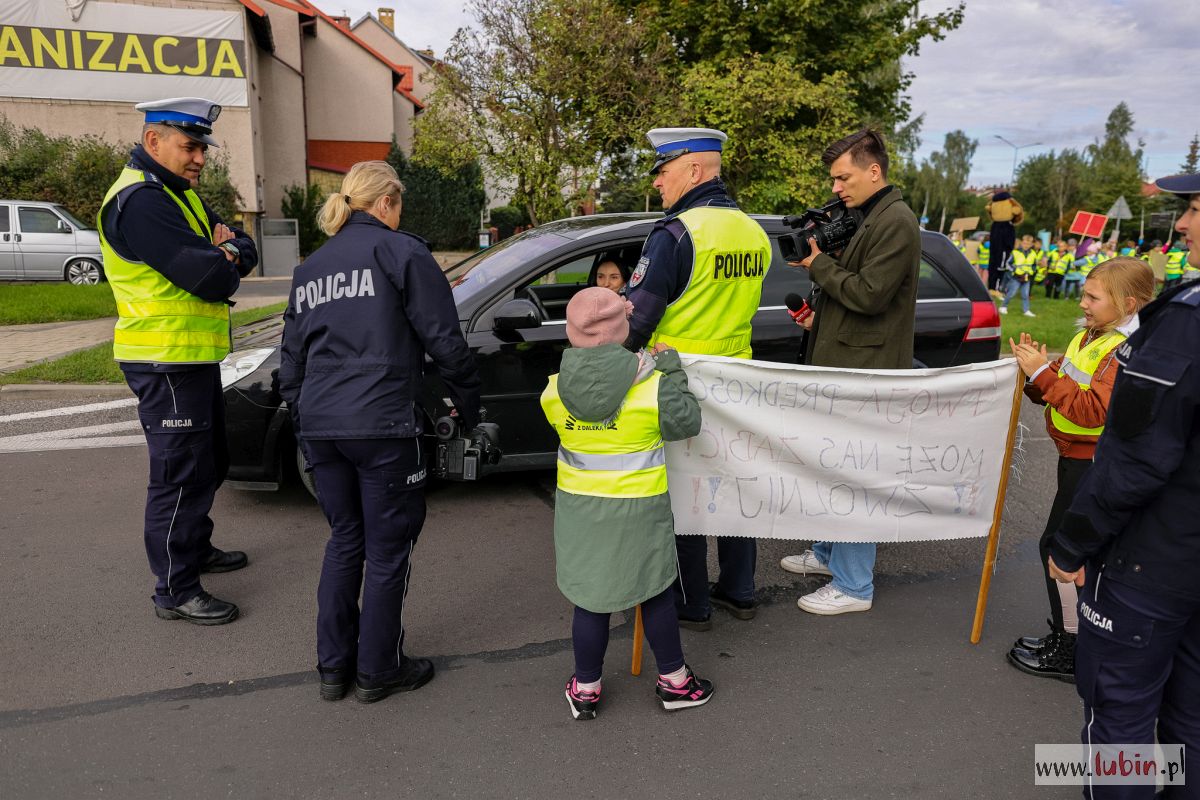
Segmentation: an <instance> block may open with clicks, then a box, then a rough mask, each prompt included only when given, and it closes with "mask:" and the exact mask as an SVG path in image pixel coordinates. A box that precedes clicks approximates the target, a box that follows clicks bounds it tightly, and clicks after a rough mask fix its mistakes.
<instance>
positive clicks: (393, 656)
mask: <svg viewBox="0 0 1200 800" xmlns="http://www.w3.org/2000/svg"><path fill="white" fill-rule="evenodd" d="M304 449H305V455H306V456H307V458H308V462H309V464H310V465H311V466H312V469H313V474H314V476H315V477H316V483H317V494H318V496H319V502H320V504H321V510H322V511H324V512H325V518H326V519H327V520H329V528H330V532H329V543H328V544H327V545H326V547H325V562H324V564H323V565H322V567H321V582H320V584H319V585H318V587H317V663H318V665H319V666H320V667H322V668H326V669H329V668H341V669H348V670H354V669H356V670H357V671H358V673H359V674H360V675H363V676H364V677H367V678H371V679H377V680H388V679H389V678H392V677H395V675H397V674H398V673H399V672H400V671H401V670H402V668H403V665H404V663H405V656H404V598H405V595H407V594H408V581H409V577H410V575H411V573H412V552H413V547H414V546H415V545H416V543H417V537H418V536H419V535H420V533H421V526H422V525H424V524H425V492H424V488H425V460H424V458H423V452H422V450H423V448H422V447H421V442H420V438H419V437H417V438H409V439H308V440H305V442H304ZM364 561H365V564H366V570H365V576H364V569H363V565H364ZM360 589H361V590H362V609H361V610H360V609H359V605H358V599H359V590H360Z"/></svg>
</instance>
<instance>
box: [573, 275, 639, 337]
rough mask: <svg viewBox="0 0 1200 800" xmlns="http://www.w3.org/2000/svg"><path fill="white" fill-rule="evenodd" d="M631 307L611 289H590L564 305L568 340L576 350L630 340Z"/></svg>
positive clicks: (598, 287)
mask: <svg viewBox="0 0 1200 800" xmlns="http://www.w3.org/2000/svg"><path fill="white" fill-rule="evenodd" d="M632 311H633V304H632V303H630V302H629V301H628V300H626V299H624V298H622V297H621V296H620V295H618V294H617V293H616V292H614V291H613V290H612V289H605V288H603V287H601V286H592V287H590V288H588V289H584V290H583V291H581V292H579V293H578V294H576V295H575V296H574V297H572V298H571V302H570V303H567V338H568V339H570V340H571V344H572V345H573V346H575V347H599V346H600V345H602V344H621V343H622V342H624V341H625V340H626V339H627V338H628V337H629V314H630V313H631V312H632Z"/></svg>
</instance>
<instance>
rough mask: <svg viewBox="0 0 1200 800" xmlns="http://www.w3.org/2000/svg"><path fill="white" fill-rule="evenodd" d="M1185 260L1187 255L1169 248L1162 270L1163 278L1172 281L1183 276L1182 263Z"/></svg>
mask: <svg viewBox="0 0 1200 800" xmlns="http://www.w3.org/2000/svg"><path fill="white" fill-rule="evenodd" d="M1186 260H1187V253H1185V252H1184V251H1182V250H1176V249H1175V248H1171V250H1169V251H1168V252H1167V264H1166V266H1165V267H1164V268H1163V273H1164V276H1165V277H1166V279H1167V280H1169V281H1170V280H1174V279H1176V278H1179V277H1182V276H1183V268H1184V266H1183V265H1184V261H1186Z"/></svg>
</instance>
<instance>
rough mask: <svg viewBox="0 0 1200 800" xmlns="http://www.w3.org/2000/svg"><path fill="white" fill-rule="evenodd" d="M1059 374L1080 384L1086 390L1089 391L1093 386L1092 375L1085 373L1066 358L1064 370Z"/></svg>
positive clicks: (1063, 365) (1063, 364)
mask: <svg viewBox="0 0 1200 800" xmlns="http://www.w3.org/2000/svg"><path fill="white" fill-rule="evenodd" d="M1058 374H1059V375H1067V376H1069V377H1070V378H1071V380H1073V381H1075V382H1076V383H1078V384H1079V385H1080V386H1081V387H1083V388H1084V389H1087V388H1089V387H1091V385H1092V373H1090V372H1084V371H1083V370H1081V369H1080V368H1079V367H1077V366H1075V365H1074V364H1072V363H1071V361H1070V360H1069V359H1067V358H1065V357H1064V358H1063V363H1062V368H1061V369H1060V370H1059V373H1058Z"/></svg>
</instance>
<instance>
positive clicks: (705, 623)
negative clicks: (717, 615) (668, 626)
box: [679, 614, 712, 631]
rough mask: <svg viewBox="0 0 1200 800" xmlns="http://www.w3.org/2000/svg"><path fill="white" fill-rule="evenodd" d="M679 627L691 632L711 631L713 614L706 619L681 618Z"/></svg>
mask: <svg viewBox="0 0 1200 800" xmlns="http://www.w3.org/2000/svg"><path fill="white" fill-rule="evenodd" d="M679 627H681V628H687V629H688V630H689V631H711V630H712V614H709V615H708V616H707V617H705V618H704V619H692V618H691V617H680V618H679Z"/></svg>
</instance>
